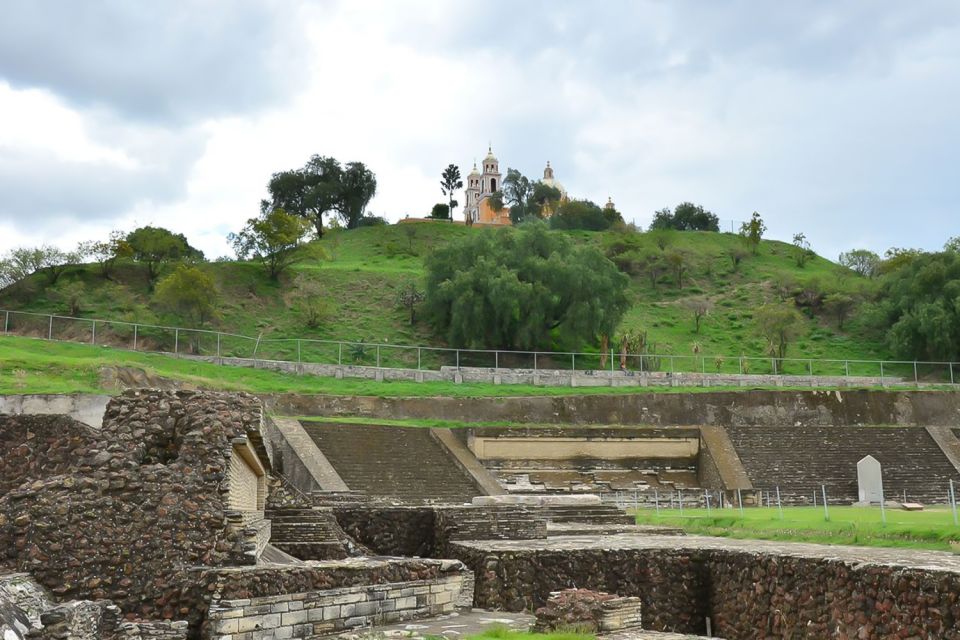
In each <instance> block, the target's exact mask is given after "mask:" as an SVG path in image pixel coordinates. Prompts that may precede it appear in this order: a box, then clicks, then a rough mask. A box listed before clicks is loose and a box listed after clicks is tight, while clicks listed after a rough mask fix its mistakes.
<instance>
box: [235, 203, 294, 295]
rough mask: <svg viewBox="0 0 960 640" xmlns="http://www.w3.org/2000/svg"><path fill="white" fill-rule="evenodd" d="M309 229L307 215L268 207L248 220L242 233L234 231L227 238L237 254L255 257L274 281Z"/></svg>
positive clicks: (289, 261)
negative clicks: (305, 217)
mask: <svg viewBox="0 0 960 640" xmlns="http://www.w3.org/2000/svg"><path fill="white" fill-rule="evenodd" d="M308 229H309V223H308V222H307V221H305V220H304V219H303V218H301V217H299V216H295V215H291V214H289V213H287V212H286V211H284V210H283V209H264V210H262V211H261V212H260V216H259V217H257V218H250V219H249V220H247V224H246V226H244V227H243V229H241V230H240V232H239V233H231V234H230V235H228V236H227V241H229V242H230V244H232V245H233V250H234V251H236V253H237V257H239V258H240V259H242V260H246V259H248V258H250V257H253V258H255V259H257V260H259V261H260V262H261V263H262V264H263V266H264V267H265V268H266V269H267V273H268V274H269V275H270V277H271V278H272V279H273V280H277V279H278V278H279V277H280V274H281V273H283V271H284V270H285V269H286V268H287V267H289V266H290V265H291V264H292V263H293V260H294V254H295V252H296V250H297V248H298V247H299V246H300V242H301V240H303V237H304V236H305V235H306V233H307V231H308Z"/></svg>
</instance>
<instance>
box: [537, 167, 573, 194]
mask: <svg viewBox="0 0 960 640" xmlns="http://www.w3.org/2000/svg"><path fill="white" fill-rule="evenodd" d="M540 182H542V183H543V184H545V185H547V186H548V187H553V188H554V189H556V190H558V191H559V192H560V196H561V197H563V198H566V197H567V190H566V189H564V188H563V185H562V184H561V183H560V181H559V180H557V179H556V178H554V177H553V167H551V166H550V161H549V160H547V167H546V169H544V170H543V180H541V181H540Z"/></svg>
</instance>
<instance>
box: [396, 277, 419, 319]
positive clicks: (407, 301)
mask: <svg viewBox="0 0 960 640" xmlns="http://www.w3.org/2000/svg"><path fill="white" fill-rule="evenodd" d="M423 298H424V293H423V291H421V290H420V289H418V288H417V284H416V283H415V282H411V283H409V284H407V285H405V286H404V287H402V288H401V289H400V290H399V291H398V292H397V306H398V307H403V308H404V309H406V310H407V311H408V312H409V313H410V325H411V326H413V324H414V323H415V322H416V321H417V305H419V304H420V303H421V302H423Z"/></svg>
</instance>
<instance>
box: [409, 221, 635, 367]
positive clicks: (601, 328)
mask: <svg viewBox="0 0 960 640" xmlns="http://www.w3.org/2000/svg"><path fill="white" fill-rule="evenodd" d="M425 266H426V269H427V285H426V298H425V301H424V305H423V306H424V311H425V314H426V316H427V317H428V318H429V319H430V321H431V323H432V324H433V326H434V327H435V329H436V330H437V332H438V333H439V334H441V335H442V336H443V337H444V339H446V341H447V342H448V343H449V344H451V345H456V346H459V347H473V348H479V347H487V348H518V349H532V348H548V347H550V346H552V343H553V342H554V339H557V340H559V341H560V342H562V343H563V344H565V345H568V346H570V347H576V346H578V345H580V344H582V343H596V342H597V340H599V337H600V336H601V335H602V334H608V335H609V334H612V333H613V330H614V329H615V327H616V326H617V324H618V323H619V321H620V319H621V318H622V317H623V314H624V313H625V312H626V310H627V307H628V306H629V302H628V300H627V296H626V293H625V292H626V290H627V286H628V284H629V279H628V278H627V276H625V275H624V274H621V273H620V272H619V271H618V270H617V268H616V266H615V265H614V264H613V263H612V262H610V261H609V260H607V259H606V258H605V257H604V256H603V255H602V254H601V253H600V252H599V251H597V250H596V249H594V248H592V247H586V246H575V245H574V244H573V243H572V242H571V241H570V239H569V238H567V237H565V236H563V235H562V234H557V233H553V232H550V231H549V230H548V229H547V226H546V224H545V223H543V222H530V223H525V224H523V225H521V226H520V227H519V228H518V229H516V230H511V229H500V230H497V231H483V232H482V233H477V234H472V235H470V236H467V237H465V238H464V239H462V240H460V241H457V242H453V243H450V244H449V245H446V246H445V247H443V248H441V249H438V250H437V251H435V252H434V253H432V254H431V255H430V256H428V257H427V259H426V264H425Z"/></svg>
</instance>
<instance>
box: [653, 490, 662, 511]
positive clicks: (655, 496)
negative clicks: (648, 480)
mask: <svg viewBox="0 0 960 640" xmlns="http://www.w3.org/2000/svg"><path fill="white" fill-rule="evenodd" d="M653 504H654V505H655V506H656V507H657V515H658V516H659V515H660V494H659V493H658V492H657V490H656V489H654V490H653Z"/></svg>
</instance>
